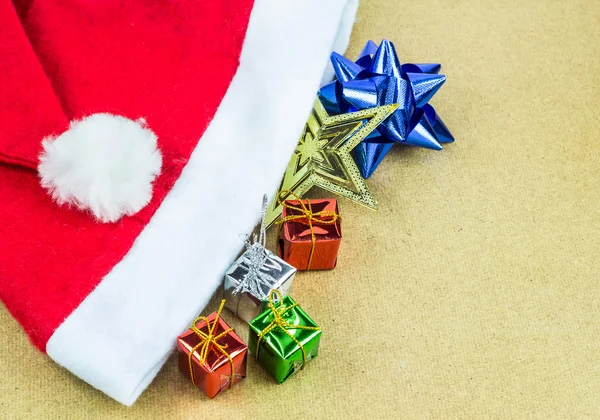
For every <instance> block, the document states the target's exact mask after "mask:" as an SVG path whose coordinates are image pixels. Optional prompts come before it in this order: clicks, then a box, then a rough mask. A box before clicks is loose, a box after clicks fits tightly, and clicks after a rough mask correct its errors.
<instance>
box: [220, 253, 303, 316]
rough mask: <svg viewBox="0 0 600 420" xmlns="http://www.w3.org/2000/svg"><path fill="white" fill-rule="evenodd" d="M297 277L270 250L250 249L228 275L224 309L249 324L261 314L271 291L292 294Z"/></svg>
mask: <svg viewBox="0 0 600 420" xmlns="http://www.w3.org/2000/svg"><path fill="white" fill-rule="evenodd" d="M256 254H259V255H258V256H257V255H256ZM295 274H296V268H294V267H293V266H291V265H290V264H288V263H286V262H285V261H283V260H282V259H281V258H279V257H278V256H277V255H275V254H273V253H272V252H271V251H269V250H267V249H265V248H262V249H258V248H254V249H252V248H249V249H247V250H246V252H244V254H242V256H241V257H240V258H238V259H237V260H236V261H235V262H234V263H233V264H232V265H231V267H229V269H228V270H227V272H226V273H225V281H224V282H223V289H224V293H223V294H224V295H223V297H224V298H225V299H226V301H227V303H226V304H225V307H226V308H227V309H229V310H230V311H232V312H233V313H234V314H235V315H236V316H238V317H239V318H241V319H243V320H244V321H246V322H250V321H252V320H253V319H254V318H256V317H257V316H258V315H259V314H260V309H261V305H262V303H263V301H265V300H266V299H267V296H268V295H269V292H270V291H271V290H273V289H278V290H280V291H281V293H282V294H283V295H288V294H289V292H290V289H291V287H292V282H293V281H294V276H295Z"/></svg>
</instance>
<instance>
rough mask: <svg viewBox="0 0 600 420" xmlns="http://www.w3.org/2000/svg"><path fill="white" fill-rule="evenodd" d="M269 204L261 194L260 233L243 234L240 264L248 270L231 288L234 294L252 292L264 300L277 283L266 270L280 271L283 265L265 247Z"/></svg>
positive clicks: (265, 196)
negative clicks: (243, 249)
mask: <svg viewBox="0 0 600 420" xmlns="http://www.w3.org/2000/svg"><path fill="white" fill-rule="evenodd" d="M268 204H269V201H268V198H267V195H266V194H265V195H264V196H263V206H262V213H261V224H260V234H259V235H258V237H257V235H256V234H254V235H252V239H250V235H244V236H245V237H244V245H245V247H246V252H244V254H243V255H242V261H241V262H240V265H241V266H243V267H244V268H246V269H247V270H248V272H247V273H246V274H245V275H244V277H243V278H242V279H241V281H240V284H239V285H238V286H237V287H236V288H235V289H234V290H233V292H232V293H233V294H234V295H238V299H239V295H241V294H242V293H244V292H249V293H252V294H253V295H254V296H256V297H257V298H259V299H261V300H264V299H266V298H267V295H268V294H269V291H270V290H271V289H272V288H273V285H274V284H276V283H277V279H275V278H274V277H273V276H271V275H270V274H269V273H268V272H265V271H268V270H274V269H275V270H277V271H282V269H283V267H282V266H281V265H280V264H279V263H277V261H275V260H274V259H273V258H271V257H272V256H273V253H272V252H271V251H269V250H268V249H267V248H266V243H267V231H266V226H265V218H266V214H267V206H268Z"/></svg>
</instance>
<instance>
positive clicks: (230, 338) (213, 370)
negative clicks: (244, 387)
mask: <svg viewBox="0 0 600 420" xmlns="http://www.w3.org/2000/svg"><path fill="white" fill-rule="evenodd" d="M216 315H217V314H216V313H212V314H211V315H209V316H208V317H207V318H208V321H209V322H211V323H212V322H214V319H215V317H216ZM196 327H197V328H198V329H199V330H201V331H203V332H205V333H207V332H208V325H207V323H206V322H205V321H201V322H199V323H198V324H196ZM229 328H230V327H229V325H227V323H226V322H225V321H223V319H221V318H219V320H218V321H217V326H216V329H215V331H214V333H215V335H218V334H220V333H222V332H223V331H226V330H228V329H229ZM201 341H202V340H201V338H200V337H198V335H196V333H194V332H193V331H192V330H188V331H186V332H184V333H183V334H181V335H180V336H179V337H178V338H177V350H178V355H179V363H178V364H179V369H180V370H181V372H182V373H183V374H184V375H185V377H187V378H188V379H190V380H191V379H192V378H191V374H190V367H189V360H190V352H191V351H192V350H193V349H194V347H196V346H197V345H198V344H200V343H201ZM218 342H219V344H220V345H223V346H226V349H227V352H228V354H229V357H231V359H232V360H233V363H234V376H233V384H236V383H237V382H239V381H241V380H242V379H243V378H245V377H246V362H247V359H248V346H246V344H245V343H244V342H243V341H242V339H241V338H240V337H239V336H238V335H237V334H236V333H235V332H234V331H231V332H229V333H228V334H226V335H225V336H223V337H221V338H220V339H219V340H218ZM192 369H193V374H194V381H193V382H194V385H196V387H198V388H200V389H201V390H202V391H204V393H205V394H206V395H207V396H208V397H209V398H211V399H212V398H214V397H215V396H216V395H218V394H219V393H221V392H222V391H224V390H226V389H228V388H229V383H230V381H231V364H230V362H229V359H228V358H227V357H226V356H225V355H223V354H222V353H221V352H219V351H216V350H215V349H213V348H209V351H208V353H207V357H206V361H205V362H204V363H202V362H200V355H199V354H198V351H195V352H194V354H192ZM233 384H232V385H233Z"/></svg>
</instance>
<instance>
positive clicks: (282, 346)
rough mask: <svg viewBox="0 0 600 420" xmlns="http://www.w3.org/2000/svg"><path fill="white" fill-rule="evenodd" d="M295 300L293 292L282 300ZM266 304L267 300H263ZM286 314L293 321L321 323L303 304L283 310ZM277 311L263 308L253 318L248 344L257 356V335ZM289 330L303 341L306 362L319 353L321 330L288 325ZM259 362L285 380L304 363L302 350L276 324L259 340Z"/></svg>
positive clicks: (311, 324)
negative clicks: (313, 318) (312, 316)
mask: <svg viewBox="0 0 600 420" xmlns="http://www.w3.org/2000/svg"><path fill="white" fill-rule="evenodd" d="M295 303H296V302H295V301H294V299H292V298H291V297H290V296H285V297H284V298H283V300H282V302H281V303H280V304H283V305H285V306H291V305H293V304H295ZM263 307H264V308H266V302H265V303H264V304H263ZM283 318H284V319H285V321H287V322H288V323H290V324H293V325H297V326H305V327H315V328H316V327H318V325H317V324H316V323H315V321H313V320H312V319H311V318H310V317H309V316H308V315H307V314H306V312H304V311H303V310H302V308H301V307H300V306H295V307H293V308H291V309H289V310H287V311H286V312H285V313H284V314H283ZM273 319H274V314H273V312H272V311H270V310H265V311H263V312H262V313H261V314H260V315H259V316H258V317H256V318H255V319H253V320H252V322H250V335H249V338H248V348H249V349H250V352H251V353H252V354H254V355H255V356H256V354H257V351H258V347H257V344H258V337H259V334H261V332H262V331H263V330H265V329H266V328H267V327H268V326H269V325H270V324H271V322H272V321H273ZM288 331H289V333H290V334H292V335H293V336H294V338H295V339H296V340H297V341H298V342H300V344H301V345H302V346H303V348H304V352H305V355H306V359H305V360H306V363H308V362H309V361H310V360H312V359H314V358H315V357H317V355H318V354H319V343H320V341H321V330H317V331H314V330H303V329H299V328H298V329H289V330H288ZM258 363H259V364H260V365H261V366H262V367H263V368H264V369H265V370H266V371H267V372H269V373H270V374H271V376H273V378H274V379H275V381H277V383H282V382H284V381H285V380H286V379H288V378H289V377H291V376H292V375H294V374H295V373H296V372H298V371H299V370H301V369H302V367H303V366H304V363H303V358H302V350H301V348H300V347H299V346H298V344H297V343H296V342H295V341H294V340H293V339H292V338H290V336H289V335H288V334H287V333H286V332H285V331H283V330H282V329H280V328H275V329H273V330H272V331H270V332H269V333H267V334H265V335H264V337H263V338H262V340H261V342H260V351H259V352H258Z"/></svg>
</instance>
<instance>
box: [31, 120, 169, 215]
mask: <svg viewBox="0 0 600 420" xmlns="http://www.w3.org/2000/svg"><path fill="white" fill-rule="evenodd" d="M42 146H43V149H44V150H43V152H42V154H41V155H40V164H39V166H38V171H39V175H40V178H41V180H42V181H41V184H42V186H43V187H44V188H46V189H48V191H49V192H50V193H51V195H52V198H54V200H55V201H56V202H57V203H59V204H70V205H74V206H76V207H78V208H80V209H84V210H89V211H91V212H92V213H93V214H94V216H96V218H97V219H98V220H100V221H102V222H114V221H117V220H118V219H119V218H121V217H122V216H124V215H131V214H134V213H137V212H138V211H139V210H141V209H142V208H143V207H144V206H146V205H147V204H148V203H149V202H150V199H151V198H152V182H153V181H154V179H155V178H156V176H157V175H158V174H159V173H160V169H161V166H162V156H161V154H160V151H159V150H158V148H157V146H156V135H155V134H154V132H152V130H150V129H149V128H148V127H147V126H146V122H145V121H144V120H143V119H140V120H138V121H133V120H130V119H128V118H125V117H121V116H117V115H111V114H94V115H91V116H89V117H86V118H83V119H82V120H79V121H73V122H71V125H70V127H69V129H68V130H67V131H66V132H64V133H63V134H61V135H60V136H58V137H52V138H45V139H44V141H43V143H42Z"/></svg>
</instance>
